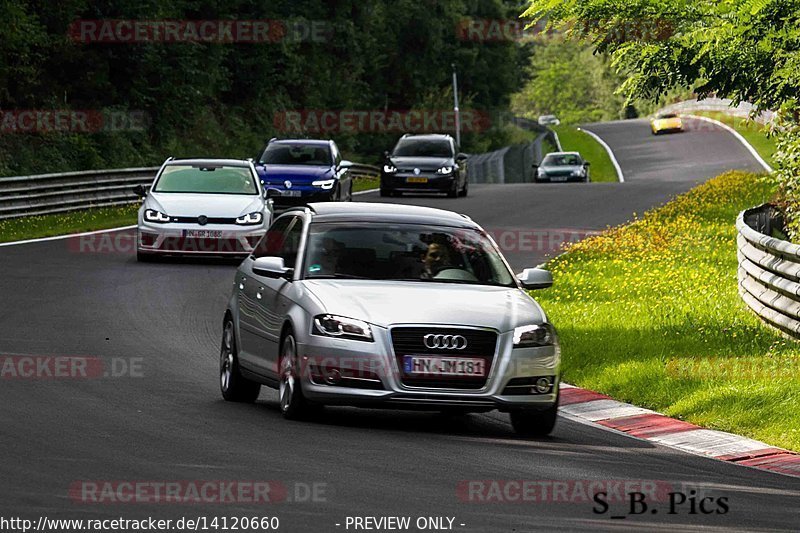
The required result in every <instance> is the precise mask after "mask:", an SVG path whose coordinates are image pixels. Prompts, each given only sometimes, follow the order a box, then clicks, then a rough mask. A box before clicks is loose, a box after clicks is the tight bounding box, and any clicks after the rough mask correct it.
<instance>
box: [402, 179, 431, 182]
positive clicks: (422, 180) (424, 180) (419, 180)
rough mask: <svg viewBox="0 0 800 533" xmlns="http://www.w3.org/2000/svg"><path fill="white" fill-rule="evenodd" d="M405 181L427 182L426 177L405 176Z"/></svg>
mask: <svg viewBox="0 0 800 533" xmlns="http://www.w3.org/2000/svg"><path fill="white" fill-rule="evenodd" d="M406 183H428V178H406Z"/></svg>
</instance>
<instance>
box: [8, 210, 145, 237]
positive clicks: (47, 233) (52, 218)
mask: <svg viewBox="0 0 800 533" xmlns="http://www.w3.org/2000/svg"><path fill="white" fill-rule="evenodd" d="M138 209H139V204H132V205H127V206H123V207H104V208H96V209H86V210H84V211H76V212H73V213H62V214H58V215H44V216H35V217H23V218H14V219H11V220H0V242H10V241H21V240H25V239H38V238H41V237H53V236H56V235H68V234H70V233H80V232H83V231H94V230H100V229H108V228H117V227H120V226H130V225H131V224H136V212H137V211H138Z"/></svg>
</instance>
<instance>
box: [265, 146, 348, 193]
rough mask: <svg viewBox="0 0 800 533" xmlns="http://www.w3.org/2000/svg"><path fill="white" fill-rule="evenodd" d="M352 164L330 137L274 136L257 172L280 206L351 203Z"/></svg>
mask: <svg viewBox="0 0 800 533" xmlns="http://www.w3.org/2000/svg"><path fill="white" fill-rule="evenodd" d="M351 165H352V163H351V162H350V161H346V160H343V159H342V155H341V153H340V152H339V148H338V147H337V146H336V143H335V142H333V141H330V140H315V139H271V140H270V141H269V142H268V143H267V146H266V148H264V151H263V152H262V153H261V157H259V158H258V161H256V172H257V173H258V176H259V178H260V179H261V183H262V184H263V185H264V189H265V190H266V191H267V192H268V194H269V195H270V197H271V198H273V200H274V201H275V204H276V205H287V206H290V205H302V204H307V203H309V202H329V201H334V202H349V201H351V200H352V199H353V180H352V178H351V177H350V173H349V172H348V168H350V166H351Z"/></svg>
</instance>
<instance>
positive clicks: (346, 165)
mask: <svg viewBox="0 0 800 533" xmlns="http://www.w3.org/2000/svg"><path fill="white" fill-rule="evenodd" d="M352 166H353V162H352V161H348V160H347V159H342V160H341V161H340V162H339V168H350V167H352Z"/></svg>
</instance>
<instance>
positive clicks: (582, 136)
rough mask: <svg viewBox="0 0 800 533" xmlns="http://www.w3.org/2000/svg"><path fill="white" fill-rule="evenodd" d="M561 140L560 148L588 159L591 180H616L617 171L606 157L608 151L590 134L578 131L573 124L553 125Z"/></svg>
mask: <svg viewBox="0 0 800 533" xmlns="http://www.w3.org/2000/svg"><path fill="white" fill-rule="evenodd" d="M553 130H554V131H555V132H556V133H557V134H558V139H559V141H561V149H562V150H564V151H565V152H580V153H581V155H582V156H583V158H584V159H585V160H586V161H589V162H590V163H591V164H592V166H591V167H590V171H589V174H590V176H591V177H592V181H617V172H616V170H614V165H613V164H612V163H611V158H610V157H608V152H606V150H605V148H603V147H602V146H601V145H600V143H598V142H597V141H595V140H594V139H593V138H592V137H591V136H590V135H588V134H587V133H584V132H582V131H578V129H577V128H575V127H574V126H566V125H560V126H555V127H553Z"/></svg>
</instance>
